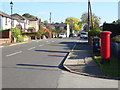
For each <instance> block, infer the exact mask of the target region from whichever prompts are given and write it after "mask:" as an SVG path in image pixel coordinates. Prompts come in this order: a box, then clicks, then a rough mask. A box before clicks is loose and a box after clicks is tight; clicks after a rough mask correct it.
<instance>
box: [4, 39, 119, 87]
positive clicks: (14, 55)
mask: <svg viewBox="0 0 120 90" xmlns="http://www.w3.org/2000/svg"><path fill="white" fill-rule="evenodd" d="M77 39H78V38H73V39H48V40H35V41H31V42H28V43H25V44H21V45H16V46H10V47H4V48H2V88H118V81H116V80H107V79H100V78H93V77H87V76H82V75H77V74H73V73H70V72H68V71H64V70H62V69H60V68H61V65H60V63H61V62H62V61H63V60H64V58H65V56H66V55H67V53H68V52H69V51H70V50H71V49H72V47H73V46H74V44H75V42H76V41H78V40H77Z"/></svg>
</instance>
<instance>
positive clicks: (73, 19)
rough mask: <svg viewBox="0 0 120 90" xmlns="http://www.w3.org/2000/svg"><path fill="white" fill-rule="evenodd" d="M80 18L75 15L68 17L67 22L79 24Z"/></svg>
mask: <svg viewBox="0 0 120 90" xmlns="http://www.w3.org/2000/svg"><path fill="white" fill-rule="evenodd" d="M79 21H80V20H79V19H78V18H75V17H68V18H66V20H65V22H66V23H68V24H71V23H74V24H77V23H78V22H79Z"/></svg>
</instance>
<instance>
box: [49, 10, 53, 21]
mask: <svg viewBox="0 0 120 90" xmlns="http://www.w3.org/2000/svg"><path fill="white" fill-rule="evenodd" d="M49 20H50V23H51V20H52V19H51V12H50V19H49Z"/></svg>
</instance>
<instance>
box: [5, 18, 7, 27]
mask: <svg viewBox="0 0 120 90" xmlns="http://www.w3.org/2000/svg"><path fill="white" fill-rule="evenodd" d="M5 25H7V17H6V18H5Z"/></svg>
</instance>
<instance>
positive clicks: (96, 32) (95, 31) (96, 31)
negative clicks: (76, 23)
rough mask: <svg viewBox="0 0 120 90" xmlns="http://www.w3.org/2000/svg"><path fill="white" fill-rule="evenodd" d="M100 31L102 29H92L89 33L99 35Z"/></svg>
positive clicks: (90, 35)
mask: <svg viewBox="0 0 120 90" xmlns="http://www.w3.org/2000/svg"><path fill="white" fill-rule="evenodd" d="M100 32H101V30H99V29H98V30H94V29H93V30H90V31H89V32H88V33H89V37H92V36H99V35H100Z"/></svg>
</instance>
